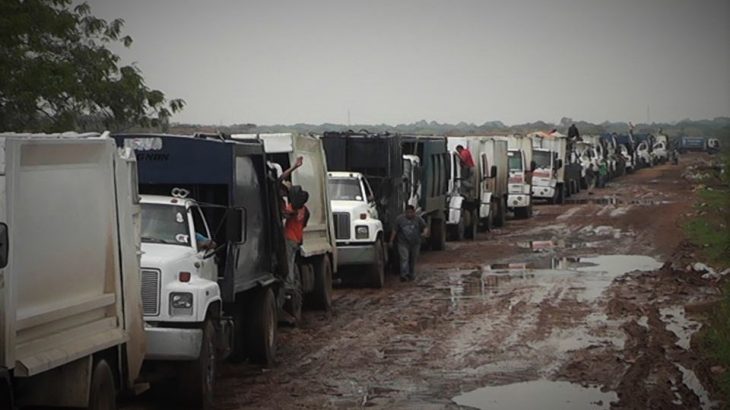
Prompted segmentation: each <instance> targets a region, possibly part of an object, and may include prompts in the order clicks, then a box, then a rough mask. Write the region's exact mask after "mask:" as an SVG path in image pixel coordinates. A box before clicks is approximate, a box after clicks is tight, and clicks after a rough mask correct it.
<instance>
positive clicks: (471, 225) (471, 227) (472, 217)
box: [464, 210, 479, 241]
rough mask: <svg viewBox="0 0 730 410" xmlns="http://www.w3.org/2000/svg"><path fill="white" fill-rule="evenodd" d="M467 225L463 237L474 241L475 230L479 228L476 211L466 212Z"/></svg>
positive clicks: (475, 236)
mask: <svg viewBox="0 0 730 410" xmlns="http://www.w3.org/2000/svg"><path fill="white" fill-rule="evenodd" d="M466 215H467V218H466V219H467V224H466V232H465V233H464V237H465V238H466V239H469V240H472V241H473V240H475V239H476V238H477V230H478V228H479V226H478V225H479V217H478V215H479V214H478V210H474V211H467V213H466Z"/></svg>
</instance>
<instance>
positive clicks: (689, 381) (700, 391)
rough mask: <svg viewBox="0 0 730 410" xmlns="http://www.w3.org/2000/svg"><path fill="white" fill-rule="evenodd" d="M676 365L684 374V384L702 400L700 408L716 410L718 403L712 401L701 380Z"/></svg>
mask: <svg viewBox="0 0 730 410" xmlns="http://www.w3.org/2000/svg"><path fill="white" fill-rule="evenodd" d="M674 365H675V366H677V369H679V371H680V372H682V383H684V385H685V386H687V387H688V388H689V389H690V390H692V392H693V393H694V394H696V395H697V397H698V398H699V399H700V407H701V408H702V409H703V410H709V409H714V408H716V407H717V405H718V403H717V402H715V401H712V400H710V395H709V394H708V393H707V390H705V388H704V387H702V382H700V379H699V378H698V377H697V375H696V374H695V372H693V371H692V370H690V369H688V368H686V367H684V366H682V365H681V364H679V363H675V364H674Z"/></svg>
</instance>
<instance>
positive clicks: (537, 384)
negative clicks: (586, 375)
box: [452, 380, 617, 410]
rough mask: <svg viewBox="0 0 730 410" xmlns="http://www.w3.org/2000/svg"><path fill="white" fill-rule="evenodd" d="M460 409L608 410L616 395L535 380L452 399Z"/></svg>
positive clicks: (575, 385) (484, 389) (561, 383)
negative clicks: (462, 407)
mask: <svg viewBox="0 0 730 410" xmlns="http://www.w3.org/2000/svg"><path fill="white" fill-rule="evenodd" d="M452 400H453V401H454V402H455V403H456V404H458V405H460V406H469V407H474V408H477V409H511V410H522V409H530V410H531V409H564V410H571V409H575V410H582V409H608V408H610V403H611V401H615V400H617V396H616V393H614V392H606V393H604V392H602V391H601V390H600V389H599V388H597V387H582V386H580V385H578V384H574V383H569V382H562V381H556V382H554V381H549V380H535V381H530V382H522V383H514V384H507V385H503V386H487V387H482V388H480V389H477V390H474V391H471V392H468V393H463V394H461V395H459V396H456V397H454V398H453V399H452Z"/></svg>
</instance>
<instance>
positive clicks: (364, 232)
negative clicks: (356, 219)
mask: <svg viewBox="0 0 730 410" xmlns="http://www.w3.org/2000/svg"><path fill="white" fill-rule="evenodd" d="M369 236H370V228H368V227H367V226H363V225H360V226H356V227H355V239H367V238H368V237H369Z"/></svg>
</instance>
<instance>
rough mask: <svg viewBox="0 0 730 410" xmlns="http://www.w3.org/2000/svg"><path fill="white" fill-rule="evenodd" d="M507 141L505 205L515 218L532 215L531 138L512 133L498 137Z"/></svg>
mask: <svg viewBox="0 0 730 410" xmlns="http://www.w3.org/2000/svg"><path fill="white" fill-rule="evenodd" d="M498 138H500V139H503V140H506V141H507V146H508V151H507V156H508V166H509V180H508V188H507V189H508V197H507V206H508V207H509V209H510V210H511V211H512V212H514V214H515V217H517V218H529V217H530V216H532V173H533V171H534V170H535V167H536V164H535V161H534V160H533V156H532V139H531V138H530V137H527V136H524V135H520V134H513V135H509V136H507V137H498Z"/></svg>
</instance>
